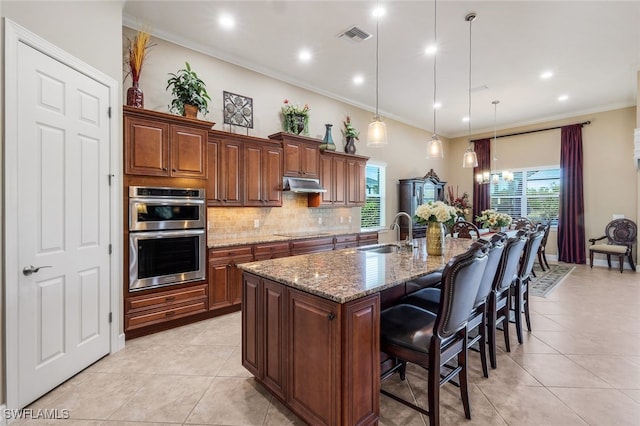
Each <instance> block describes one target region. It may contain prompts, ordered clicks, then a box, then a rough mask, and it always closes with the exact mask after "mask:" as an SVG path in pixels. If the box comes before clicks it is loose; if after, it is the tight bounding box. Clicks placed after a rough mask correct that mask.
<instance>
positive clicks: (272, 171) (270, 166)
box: [262, 146, 283, 207]
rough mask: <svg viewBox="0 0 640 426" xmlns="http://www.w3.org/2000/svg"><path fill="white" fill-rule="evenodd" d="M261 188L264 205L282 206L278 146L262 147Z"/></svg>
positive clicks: (280, 156) (280, 167)
mask: <svg viewBox="0 0 640 426" xmlns="http://www.w3.org/2000/svg"><path fill="white" fill-rule="evenodd" d="M262 162H263V164H264V168H263V175H262V190H263V194H262V196H263V200H264V202H265V203H264V205H265V206H269V207H280V206H282V176H283V175H282V148H280V147H278V146H268V147H267V146H265V147H263V153H262Z"/></svg>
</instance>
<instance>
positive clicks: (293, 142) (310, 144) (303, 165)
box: [269, 132, 321, 179]
mask: <svg viewBox="0 0 640 426" xmlns="http://www.w3.org/2000/svg"><path fill="white" fill-rule="evenodd" d="M269 139H274V140H279V141H282V149H283V151H284V153H283V173H284V176H293V177H305V178H313V179H317V178H318V177H319V174H320V148H319V147H320V143H321V141H319V140H317V139H312V138H307V137H304V136H298V135H293V134H289V133H282V132H281V133H276V134H273V135H269Z"/></svg>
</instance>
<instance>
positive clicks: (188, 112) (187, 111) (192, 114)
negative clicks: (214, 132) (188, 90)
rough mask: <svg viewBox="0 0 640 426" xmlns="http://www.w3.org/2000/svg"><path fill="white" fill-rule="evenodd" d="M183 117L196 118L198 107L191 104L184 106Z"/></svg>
mask: <svg viewBox="0 0 640 426" xmlns="http://www.w3.org/2000/svg"><path fill="white" fill-rule="evenodd" d="M183 109H184V114H183V115H184V116H185V117H187V118H198V107H197V106H195V105H191V104H184V107H183Z"/></svg>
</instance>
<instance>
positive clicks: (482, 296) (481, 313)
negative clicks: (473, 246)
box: [400, 233, 507, 377]
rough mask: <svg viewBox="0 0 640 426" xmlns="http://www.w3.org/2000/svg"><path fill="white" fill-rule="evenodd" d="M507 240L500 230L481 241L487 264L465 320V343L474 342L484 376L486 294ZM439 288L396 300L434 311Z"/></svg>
mask: <svg viewBox="0 0 640 426" xmlns="http://www.w3.org/2000/svg"><path fill="white" fill-rule="evenodd" d="M506 239H507V235H506V234H503V233H497V234H495V235H493V236H492V237H491V240H490V241H488V242H485V243H484V244H485V245H486V249H487V250H488V252H487V253H488V257H489V258H488V260H487V267H486V268H485V270H484V274H483V275H482V280H481V281H480V287H479V288H478V293H477V294H476V299H475V301H474V302H473V309H472V310H471V313H470V314H469V320H468V322H467V334H468V337H469V341H468V342H467V345H468V347H469V348H470V349H472V347H473V345H475V344H476V343H478V349H477V351H478V352H480V360H481V363H482V372H483V374H484V376H485V377H489V369H488V368H487V350H486V346H487V333H486V325H487V297H488V296H489V292H490V291H491V286H492V284H493V279H494V277H495V275H496V271H497V269H498V264H499V262H500V258H501V257H502V252H503V250H504V242H505V240H506ZM440 292H441V291H440V289H438V288H425V289H424V290H419V291H417V292H415V293H412V294H409V295H407V296H405V297H403V298H402V299H400V303H407V304H409V305H414V306H417V307H419V308H422V309H426V310H428V311H431V312H435V313H437V312H438V311H439V310H440V296H441V295H440Z"/></svg>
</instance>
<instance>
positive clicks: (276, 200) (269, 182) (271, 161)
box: [244, 142, 282, 207]
mask: <svg viewBox="0 0 640 426" xmlns="http://www.w3.org/2000/svg"><path fill="white" fill-rule="evenodd" d="M244 171H245V178H244V205H245V206H255V207H280V206H282V148H281V147H280V144H275V143H266V142H265V143H258V142H253V143H245V144H244Z"/></svg>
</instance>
